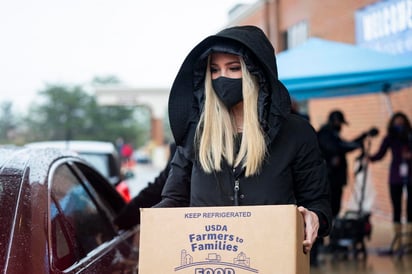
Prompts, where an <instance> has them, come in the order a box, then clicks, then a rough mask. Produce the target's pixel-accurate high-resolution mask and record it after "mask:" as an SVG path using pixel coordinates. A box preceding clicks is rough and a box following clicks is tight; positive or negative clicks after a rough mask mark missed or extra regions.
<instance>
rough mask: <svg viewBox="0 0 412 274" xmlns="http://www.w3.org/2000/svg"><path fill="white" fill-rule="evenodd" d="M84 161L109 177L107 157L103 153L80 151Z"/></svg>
mask: <svg viewBox="0 0 412 274" xmlns="http://www.w3.org/2000/svg"><path fill="white" fill-rule="evenodd" d="M80 156H81V157H83V158H84V159H85V160H86V161H88V162H89V163H90V164H92V165H93V167H94V168H96V169H97V170H98V171H99V172H100V173H101V174H102V175H103V176H105V177H106V178H109V177H110V176H112V174H110V168H109V157H108V156H107V155H105V154H92V153H80Z"/></svg>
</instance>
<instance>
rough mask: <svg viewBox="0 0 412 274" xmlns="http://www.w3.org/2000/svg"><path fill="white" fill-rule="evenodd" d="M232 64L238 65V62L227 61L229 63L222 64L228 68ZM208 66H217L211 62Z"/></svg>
mask: <svg viewBox="0 0 412 274" xmlns="http://www.w3.org/2000/svg"><path fill="white" fill-rule="evenodd" d="M233 64H236V65H240V61H229V62H226V63H224V65H225V66H230V65H233ZM210 65H212V66H217V65H218V64H216V63H213V62H211V63H210Z"/></svg>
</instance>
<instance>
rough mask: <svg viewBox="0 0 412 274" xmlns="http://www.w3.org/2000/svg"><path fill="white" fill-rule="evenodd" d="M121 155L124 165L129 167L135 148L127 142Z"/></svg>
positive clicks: (122, 148)
mask: <svg viewBox="0 0 412 274" xmlns="http://www.w3.org/2000/svg"><path fill="white" fill-rule="evenodd" d="M120 153H121V156H122V165H123V166H125V167H129V166H130V165H131V162H132V159H131V157H132V155H133V146H132V145H131V144H130V143H129V142H125V143H124V144H123V145H122V147H121V150H120Z"/></svg>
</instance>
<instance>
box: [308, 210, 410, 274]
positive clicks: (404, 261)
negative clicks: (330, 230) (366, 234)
mask: <svg viewBox="0 0 412 274" xmlns="http://www.w3.org/2000/svg"><path fill="white" fill-rule="evenodd" d="M371 222H372V236H371V239H370V240H366V242H365V243H366V247H367V250H368V256H367V258H366V260H363V259H362V258H360V259H358V260H355V259H353V258H352V257H349V258H348V259H333V258H332V256H331V255H330V254H320V255H319V258H320V260H321V263H320V264H319V266H318V267H317V268H314V267H312V268H311V274H352V273H353V274H406V273H412V254H411V253H409V254H406V255H404V256H402V257H400V258H399V257H393V256H382V255H378V250H382V249H386V248H388V247H389V246H390V244H391V241H392V237H393V233H392V223H391V222H390V221H388V220H385V219H383V218H382V217H374V216H372V218H371Z"/></svg>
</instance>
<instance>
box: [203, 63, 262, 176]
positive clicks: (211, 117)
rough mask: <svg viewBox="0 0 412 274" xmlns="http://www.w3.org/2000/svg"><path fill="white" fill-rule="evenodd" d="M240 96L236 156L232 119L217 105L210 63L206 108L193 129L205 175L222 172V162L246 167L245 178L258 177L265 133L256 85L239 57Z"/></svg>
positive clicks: (235, 133)
mask: <svg viewBox="0 0 412 274" xmlns="http://www.w3.org/2000/svg"><path fill="white" fill-rule="evenodd" d="M239 59H240V64H241V69H242V87H243V88H242V89H243V90H242V93H243V113H244V114H243V133H242V142H241V145H240V150H239V152H238V154H237V155H235V150H234V146H235V142H234V139H235V137H236V135H237V129H236V123H235V121H234V118H233V117H232V116H231V115H230V112H229V111H228V109H227V108H226V106H225V105H223V103H221V102H220V100H219V99H218V97H217V96H216V93H215V91H214V89H213V86H212V77H211V73H210V69H209V67H210V61H209V60H208V66H207V69H206V77H205V105H204V108H203V112H202V114H201V117H200V122H199V124H198V127H197V129H196V144H197V147H198V148H199V155H198V156H199V161H200V164H201V166H202V168H203V169H204V170H205V171H206V172H207V173H211V172H212V171H221V162H222V160H226V161H227V162H228V163H229V165H232V166H237V165H239V164H242V165H243V167H246V171H245V175H246V177H248V176H252V175H254V174H257V173H259V170H260V168H261V166H262V163H263V160H264V158H265V155H266V150H267V149H266V143H265V138H264V133H263V131H262V129H261V127H260V123H259V119H258V110H257V100H258V93H259V88H258V83H257V80H256V77H254V76H252V75H251V74H250V73H249V71H248V70H247V68H246V64H245V62H244V61H243V59H242V58H241V57H239Z"/></svg>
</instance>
